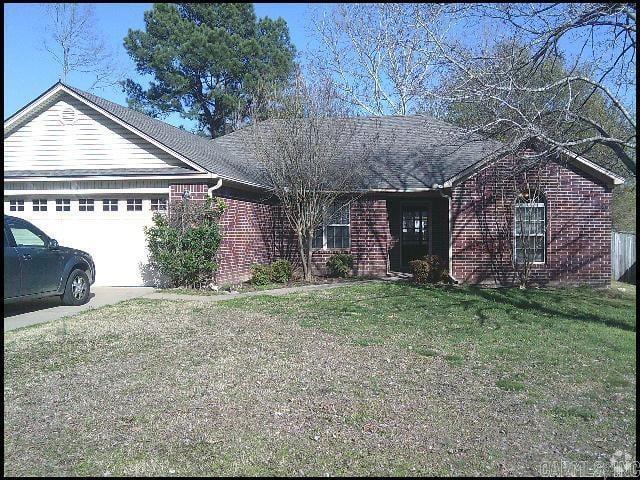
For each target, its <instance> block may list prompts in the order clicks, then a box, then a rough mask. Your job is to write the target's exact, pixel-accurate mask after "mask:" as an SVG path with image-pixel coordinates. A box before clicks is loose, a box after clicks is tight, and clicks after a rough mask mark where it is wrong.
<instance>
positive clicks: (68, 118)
mask: <svg viewBox="0 0 640 480" xmlns="http://www.w3.org/2000/svg"><path fill="white" fill-rule="evenodd" d="M60 122H61V123H62V124H63V125H73V124H74V123H75V122H76V111H75V110H74V109H73V108H71V107H67V108H65V109H64V110H62V112H60Z"/></svg>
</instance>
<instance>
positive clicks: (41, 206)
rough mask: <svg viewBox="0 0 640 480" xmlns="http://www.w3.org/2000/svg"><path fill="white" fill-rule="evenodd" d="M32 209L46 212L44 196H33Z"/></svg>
mask: <svg viewBox="0 0 640 480" xmlns="http://www.w3.org/2000/svg"><path fill="white" fill-rule="evenodd" d="M32 205H33V211H34V212H46V211H47V201H46V200H45V199H44V198H34V199H33V202H32Z"/></svg>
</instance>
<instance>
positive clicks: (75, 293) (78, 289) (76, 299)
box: [62, 270, 90, 305]
mask: <svg viewBox="0 0 640 480" xmlns="http://www.w3.org/2000/svg"><path fill="white" fill-rule="evenodd" d="M89 289H90V285H89V277H87V274H86V273H84V272H83V271H82V270H74V271H73V272H71V275H69V279H68V280H67V286H66V287H65V289H64V294H63V295H62V303H64V304H65V305H82V304H84V303H87V301H88V300H89V293H90V292H89Z"/></svg>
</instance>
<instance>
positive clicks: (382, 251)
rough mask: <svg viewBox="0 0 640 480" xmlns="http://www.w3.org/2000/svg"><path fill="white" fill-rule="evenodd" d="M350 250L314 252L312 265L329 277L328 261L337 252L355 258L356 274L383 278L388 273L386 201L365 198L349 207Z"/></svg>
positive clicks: (388, 237)
mask: <svg viewBox="0 0 640 480" xmlns="http://www.w3.org/2000/svg"><path fill="white" fill-rule="evenodd" d="M349 214H350V221H351V224H350V229H349V233H350V236H351V237H350V248H348V249H339V250H314V252H313V258H312V260H313V265H314V269H315V271H316V272H317V273H319V274H322V275H324V274H326V273H327V267H326V263H327V260H328V259H329V257H330V256H331V255H333V254H334V253H349V254H351V255H353V271H354V274H355V275H373V276H380V275H384V274H386V273H387V251H388V248H389V244H390V240H391V235H390V233H389V215H388V212H387V201H386V200H385V199H382V198H376V197H365V198H361V199H358V200H356V201H354V202H353V203H352V204H351V205H350V211H349Z"/></svg>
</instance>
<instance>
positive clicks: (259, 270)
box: [251, 263, 272, 285]
mask: <svg viewBox="0 0 640 480" xmlns="http://www.w3.org/2000/svg"><path fill="white" fill-rule="evenodd" d="M271 273H272V272H271V265H264V264H262V263H256V264H255V265H252V266H251V283H253V284H254V285H267V284H269V283H271Z"/></svg>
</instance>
